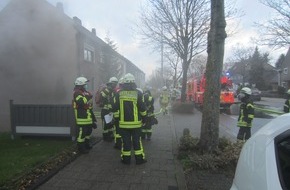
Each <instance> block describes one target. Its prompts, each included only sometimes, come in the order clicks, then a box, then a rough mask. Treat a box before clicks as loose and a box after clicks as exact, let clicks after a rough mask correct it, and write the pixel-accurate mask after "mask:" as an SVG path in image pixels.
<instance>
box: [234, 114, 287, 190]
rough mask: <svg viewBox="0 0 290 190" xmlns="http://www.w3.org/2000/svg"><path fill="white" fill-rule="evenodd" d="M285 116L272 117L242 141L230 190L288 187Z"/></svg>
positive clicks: (269, 189)
mask: <svg viewBox="0 0 290 190" xmlns="http://www.w3.org/2000/svg"><path fill="white" fill-rule="evenodd" d="M289 120H290V113H289V114H284V115H281V116H279V117H277V118H276V119H273V120H272V121H270V122H269V123H268V124H266V125H265V126H264V127H262V128H261V129H260V130H259V131H257V132H256V133H255V134H254V135H253V136H252V137H251V138H250V139H249V140H248V141H247V142H246V143H245V144H244V146H243V148H242V151H241V153H240V157H239V161H238V164H237V167H236V172H235V177H234V180H233V184H232V187H231V190H257V189H263V190H274V189H275V190H280V189H290V180H289V179H290V122H289Z"/></svg>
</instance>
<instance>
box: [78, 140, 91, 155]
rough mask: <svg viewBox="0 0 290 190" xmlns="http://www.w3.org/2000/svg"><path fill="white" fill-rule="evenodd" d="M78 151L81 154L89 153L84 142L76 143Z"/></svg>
mask: <svg viewBox="0 0 290 190" xmlns="http://www.w3.org/2000/svg"><path fill="white" fill-rule="evenodd" d="M78 151H79V152H80V153H81V154H87V153H89V150H88V149H86V145H85V143H84V142H83V143H78Z"/></svg>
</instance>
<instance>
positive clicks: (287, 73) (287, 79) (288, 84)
mask: <svg viewBox="0 0 290 190" xmlns="http://www.w3.org/2000/svg"><path fill="white" fill-rule="evenodd" d="M279 77H280V80H281V85H282V86H283V87H284V88H285V89H289V88H290V47H289V49H288V51H287V54H286V56H285V59H284V61H283V63H282V65H281V70H280V72H279Z"/></svg>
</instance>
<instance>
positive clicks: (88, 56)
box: [84, 48, 94, 62]
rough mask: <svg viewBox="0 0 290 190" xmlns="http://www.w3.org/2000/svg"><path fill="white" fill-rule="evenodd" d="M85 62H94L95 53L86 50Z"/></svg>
mask: <svg viewBox="0 0 290 190" xmlns="http://www.w3.org/2000/svg"><path fill="white" fill-rule="evenodd" d="M84 60H85V61H89V62H94V52H93V51H91V50H89V49H86V48H85V49H84Z"/></svg>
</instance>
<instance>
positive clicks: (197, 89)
mask: <svg viewBox="0 0 290 190" xmlns="http://www.w3.org/2000/svg"><path fill="white" fill-rule="evenodd" d="M220 82H221V93H220V107H221V109H224V110H225V109H229V108H230V106H231V105H232V104H233V103H234V101H235V100H234V91H233V90H232V88H233V84H232V81H231V80H230V79H229V78H228V77H227V76H222V77H221V79H220ZM205 85H206V80H205V75H202V76H201V77H199V78H197V77H193V78H191V79H189V80H188V81H187V92H186V95H187V100H188V101H193V102H194V103H195V105H196V106H198V107H202V106H203V98H204V91H205Z"/></svg>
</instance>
